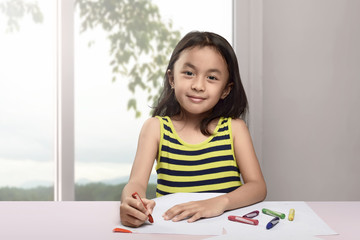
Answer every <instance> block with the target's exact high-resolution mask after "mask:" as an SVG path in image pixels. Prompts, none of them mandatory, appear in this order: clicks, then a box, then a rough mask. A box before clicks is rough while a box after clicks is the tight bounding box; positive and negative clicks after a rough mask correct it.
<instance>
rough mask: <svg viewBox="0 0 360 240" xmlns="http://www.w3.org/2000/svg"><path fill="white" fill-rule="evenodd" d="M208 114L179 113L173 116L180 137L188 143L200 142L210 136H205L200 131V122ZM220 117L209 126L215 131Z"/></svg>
mask: <svg viewBox="0 0 360 240" xmlns="http://www.w3.org/2000/svg"><path fill="white" fill-rule="evenodd" d="M206 116H207V115H202V116H201V115H191V114H179V115H175V116H173V117H171V120H172V123H173V126H174V128H175V131H176V132H177V134H178V135H179V137H180V138H181V139H182V140H184V141H185V142H187V143H190V144H198V143H201V142H203V141H204V140H206V139H207V138H208V137H209V136H205V135H204V134H202V133H201V131H200V124H201V121H202V120H203V118H205V117H206ZM217 121H218V119H216V120H214V121H213V122H212V123H210V125H209V128H210V130H211V131H214V129H215V128H216V125H217Z"/></svg>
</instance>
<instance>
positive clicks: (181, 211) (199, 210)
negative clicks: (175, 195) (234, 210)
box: [163, 198, 225, 223]
mask: <svg viewBox="0 0 360 240" xmlns="http://www.w3.org/2000/svg"><path fill="white" fill-rule="evenodd" d="M224 211H225V205H224V204H221V203H220V202H219V199H218V198H212V199H207V200H202V201H193V202H187V203H182V204H179V205H175V206H174V207H172V208H170V209H169V210H167V211H166V212H165V213H164V214H163V218H164V219H165V220H172V221H174V222H177V221H181V220H183V219H186V218H189V219H188V220H187V221H188V222H189V223H190V222H195V221H196V220H198V219H200V218H209V217H216V216H219V215H221V214H223V213H224Z"/></svg>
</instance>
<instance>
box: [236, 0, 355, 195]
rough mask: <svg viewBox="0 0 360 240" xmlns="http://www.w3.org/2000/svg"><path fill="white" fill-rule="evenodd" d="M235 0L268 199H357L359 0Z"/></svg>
mask: <svg viewBox="0 0 360 240" xmlns="http://www.w3.org/2000/svg"><path fill="white" fill-rule="evenodd" d="M235 3H236V9H237V10H236V14H237V15H239V14H240V15H241V16H236V19H237V21H239V20H243V21H244V22H243V23H241V24H237V25H235V27H236V31H237V35H236V38H235V40H236V50H237V54H238V58H239V62H240V68H241V70H242V77H243V81H244V82H245V83H244V84H245V87H246V88H247V93H248V95H249V101H252V102H250V108H251V109H250V111H251V112H250V114H251V115H250V130H251V133H252V136H253V139H254V144H255V147H256V151H257V153H258V157H259V159H260V162H261V165H262V169H263V173H264V175H265V178H266V181H267V185H268V197H267V200H360V24H359V23H360V15H359V14H358V13H359V12H360V1H358V0H347V1H345V0H316V1H313V0H271V1H260V0H240V1H235ZM241 39H246V40H241ZM258 48H260V49H261V51H260V52H259V50H258ZM259 129H260V130H259Z"/></svg>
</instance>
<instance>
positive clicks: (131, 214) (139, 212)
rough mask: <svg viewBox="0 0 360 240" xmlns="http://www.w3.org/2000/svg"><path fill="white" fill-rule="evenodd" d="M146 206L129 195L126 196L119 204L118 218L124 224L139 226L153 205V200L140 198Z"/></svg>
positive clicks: (146, 217) (150, 211) (144, 220)
mask: <svg viewBox="0 0 360 240" xmlns="http://www.w3.org/2000/svg"><path fill="white" fill-rule="evenodd" d="M142 200H143V202H144V204H145V206H146V208H145V207H144V206H143V204H142V203H141V201H139V200H138V199H134V198H132V197H131V196H130V197H126V198H125V199H124V200H123V201H122V202H121V204H120V219H121V223H122V224H123V225H124V226H128V227H139V226H141V225H143V224H144V223H145V222H146V221H147V220H148V218H149V217H148V215H149V214H151V213H152V211H153V209H154V207H155V201H154V200H149V199H146V198H142Z"/></svg>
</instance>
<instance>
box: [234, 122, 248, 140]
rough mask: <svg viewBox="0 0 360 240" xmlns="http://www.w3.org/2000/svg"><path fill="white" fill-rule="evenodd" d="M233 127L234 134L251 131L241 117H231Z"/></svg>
mask: <svg viewBox="0 0 360 240" xmlns="http://www.w3.org/2000/svg"><path fill="white" fill-rule="evenodd" d="M231 129H232V133H233V135H234V136H236V135H239V134H243V133H248V132H249V130H248V127H247V125H246V123H245V121H244V120H242V119H240V118H232V119H231Z"/></svg>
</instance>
